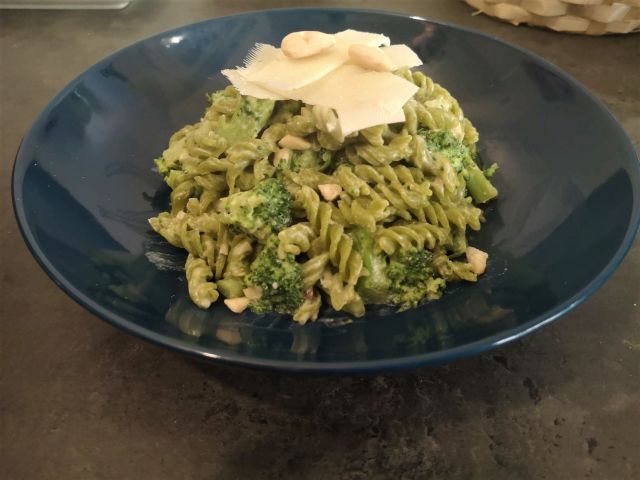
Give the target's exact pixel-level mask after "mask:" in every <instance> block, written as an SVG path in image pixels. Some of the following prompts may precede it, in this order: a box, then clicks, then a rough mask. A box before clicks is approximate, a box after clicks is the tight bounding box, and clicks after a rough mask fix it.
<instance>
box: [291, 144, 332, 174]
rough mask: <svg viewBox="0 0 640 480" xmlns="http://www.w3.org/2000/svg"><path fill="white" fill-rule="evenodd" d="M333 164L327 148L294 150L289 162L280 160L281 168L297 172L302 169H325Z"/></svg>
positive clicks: (330, 153)
mask: <svg viewBox="0 0 640 480" xmlns="http://www.w3.org/2000/svg"><path fill="white" fill-rule="evenodd" d="M332 164H333V153H332V152H331V151H329V150H325V149H320V151H318V152H316V151H314V150H302V151H300V150H294V152H293V154H292V155H291V159H290V160H289V162H288V163H287V162H281V165H279V168H280V169H281V170H293V171H294V172H299V171H300V170H304V169H312V170H318V171H321V172H323V171H325V170H326V169H328V168H330V167H331V165H332Z"/></svg>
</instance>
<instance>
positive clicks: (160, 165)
mask: <svg viewBox="0 0 640 480" xmlns="http://www.w3.org/2000/svg"><path fill="white" fill-rule="evenodd" d="M154 163H155V164H156V168H157V169H158V172H159V173H160V175H162V176H163V177H166V176H167V175H169V170H170V168H169V166H168V165H167V162H166V160H165V159H164V157H159V158H156V159H155V160H154Z"/></svg>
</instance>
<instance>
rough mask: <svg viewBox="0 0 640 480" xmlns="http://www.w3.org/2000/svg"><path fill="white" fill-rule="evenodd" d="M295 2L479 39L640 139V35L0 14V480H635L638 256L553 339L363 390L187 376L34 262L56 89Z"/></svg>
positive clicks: (169, 15) (468, 22) (153, 8)
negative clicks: (158, 38)
mask: <svg viewBox="0 0 640 480" xmlns="http://www.w3.org/2000/svg"><path fill="white" fill-rule="evenodd" d="M303 5H315V6H351V7H368V8H375V9H387V10H389V9H393V10H396V11H400V12H407V13H410V14H414V15H420V16H426V17H432V18H435V19H441V20H445V21H448V22H453V23H457V24H460V25H465V26H469V27H472V28H475V29H478V30H482V31H484V32H488V33H490V34H492V35H495V36H497V37H498V38H501V39H504V40H507V41H509V42H512V43H514V44H516V45H519V46H522V47H525V48H527V49H530V50H532V51H533V52H536V53H538V54H540V55H542V56H543V57H545V58H547V59H549V60H550V61H552V62H553V63H555V64H556V65H558V66H560V67H561V68H564V69H566V70H567V71H568V72H569V73H570V74H571V75H573V76H575V77H576V78H577V79H578V80H579V81H580V82H582V83H583V84H584V85H585V86H586V87H587V88H589V89H591V90H592V91H593V92H594V93H595V94H596V95H597V96H598V97H600V98H601V99H602V100H604V102H605V103H606V104H607V105H608V106H609V107H610V108H611V110H612V111H613V112H614V114H615V115H616V116H617V117H618V119H619V120H620V121H621V122H622V124H623V125H624V127H625V128H626V130H627V132H629V134H630V135H631V137H632V138H633V140H634V141H635V143H636V145H637V144H638V141H639V140H640V36H638V35H635V36H629V35H628V36H612V37H604V38H588V37H580V36H572V35H564V34H556V33H552V32H548V31H545V30H538V29H533V28H528V27H518V28H515V27H513V26H511V25H507V24H503V23H500V22H498V21H496V20H493V19H490V18H487V17H485V16H482V15H479V16H472V15H471V13H472V10H471V8H469V7H468V6H467V5H465V4H463V3H462V2H458V1H454V0H413V1H393V2H392V1H347V0H343V1H341V2H330V1H315V2H311V1H309V2H303V1H297V2H288V1H272V2H268V1H259V0H254V1H249V0H235V1H230V0H184V1H178V0H175V1H162V0H136V1H135V2H133V3H132V4H131V6H129V7H128V8H126V9H124V10H121V11H108V12H98V11H55V12H51V11H0V42H1V43H0V179H1V183H0V195H1V204H2V206H3V208H2V210H1V212H0V229H1V230H0V231H1V234H0V255H1V261H0V297H1V300H0V478H3V479H6V480H14V479H82V480H90V479H143V478H144V479H146V478H149V479H173V478H176V479H216V480H218V479H219V480H226V479H243V480H244V479H253V478H256V479H262V478H264V479H288V478H292V479H293V478H295V479H297V480H303V479H318V480H324V479H330V478H337V479H344V480H347V479H349V480H351V479H353V480H355V479H386V478H392V479H430V478H438V479H445V478H446V479H477V478H479V479H485V478H486V479H510V480H511V479H525V480H526V479H579V478H591V479H606V480H608V479H612V480H625V479H638V478H640V286H639V285H640V242H639V241H638V240H636V242H635V243H634V245H633V247H632V248H631V251H630V252H629V254H628V256H627V258H626V259H625V261H624V262H623V263H622V265H621V266H620V268H619V269H618V271H617V272H616V273H615V275H614V276H613V277H612V278H611V280H610V281H609V282H608V283H607V284H606V285H605V286H604V287H603V288H602V289H600V290H599V291H598V292H597V293H596V294H595V295H594V296H593V297H591V298H590V299H589V300H588V301H586V302H585V303H584V304H582V305H581V306H580V307H578V308H576V309H575V310H574V311H572V312H571V313H570V314H568V315H566V316H564V317H563V318H561V319H560V320H559V321H557V322H555V323H554V324H552V325H550V326H548V327H546V328H544V329H543V330H542V331H540V332H537V333H535V334H533V335H531V336H529V337H527V338H525V339H524V340H522V341H518V342H516V343H514V344H511V345H508V346H506V347H504V348H502V349H500V350H495V351H492V352H490V353H488V354H485V355H483V356H480V357H475V358H471V359H467V360H464V361H460V362H458V363H455V364H451V365H448V366H444V367H439V368H428V369H422V370H418V371H414V372H408V373H405V374H397V375H392V376H377V377H362V378H353V377H352V378H336V377H333V378H327V377H303V376H286V375H281V374H272V373H265V372H258V371H249V370H243V369H237V368H228V367H216V366H207V365H201V364H198V363H195V362H193V361H191V360H188V359H186V358H183V357H181V356H179V355H177V354H174V353H171V352H168V351H164V350H161V349H159V348H157V347H154V346H151V345H149V344H146V343H144V342H142V341H140V340H137V339H135V338H132V337H130V336H128V335H126V334H124V333H121V332H120V331H118V330H115V329H114V328H112V327H110V326H108V325H107V324H105V323H103V322H101V321H100V320H98V319H97V318H95V317H93V316H92V315H91V314H89V313H88V312H86V311H85V310H83V309H82V308H81V307H79V306H78V305H76V304H75V303H74V302H73V301H72V300H71V299H69V298H68V297H67V296H66V295H65V294H64V293H62V291H60V290H59V289H58V288H57V287H56V286H55V285H54V284H53V283H52V282H51V281H50V280H49V279H48V278H47V276H46V275H45V274H44V273H43V271H42V270H41V269H40V267H39V266H38V265H37V264H36V262H35V261H34V260H33V259H32V257H31V256H30V254H29V252H28V251H27V248H26V247H25V245H24V243H23V241H22V239H21V237H20V233H19V232H18V227H17V225H16V223H15V220H14V217H13V212H12V209H11V194H10V183H9V181H10V177H11V168H12V165H13V158H14V154H15V151H16V149H17V148H18V145H19V143H20V139H21V137H22V135H23V134H24V133H25V131H26V130H27V129H28V127H29V125H30V124H31V122H32V121H33V120H34V117H35V116H36V115H37V114H38V112H39V111H40V110H41V109H42V108H43V107H44V106H45V104H46V103H47V102H48V101H49V100H50V99H51V97H52V96H53V95H54V94H55V93H56V92H57V91H58V90H59V89H61V88H62V87H63V86H64V85H65V84H66V83H67V82H68V81H70V80H71V79H72V78H74V77H75V76H76V75H77V74H79V73H80V72H82V71H83V70H84V69H85V68H87V67H89V66H90V65H92V64H93V63H95V62H96V61H98V60H99V59H101V58H102V57H104V56H106V55H107V54H109V53H111V52H113V51H115V50H117V49H120V48H121V47H124V46H126V45H128V44H129V43H131V42H134V41H136V40H139V39H142V38H144V37H146V36H148V35H151V34H154V33H158V32H161V31H163V30H167V29H170V28H173V27H177V26H180V25H183V24H186V23H191V22H195V21H199V20H204V19H207V18H211V17H216V16H221V15H227V14H230V13H234V12H240V11H248V10H256V9H264V8H270V7H274V8H275V7H287V6H303ZM585 121H587V120H586V119H585ZM71 233H72V232H70V234H71Z"/></svg>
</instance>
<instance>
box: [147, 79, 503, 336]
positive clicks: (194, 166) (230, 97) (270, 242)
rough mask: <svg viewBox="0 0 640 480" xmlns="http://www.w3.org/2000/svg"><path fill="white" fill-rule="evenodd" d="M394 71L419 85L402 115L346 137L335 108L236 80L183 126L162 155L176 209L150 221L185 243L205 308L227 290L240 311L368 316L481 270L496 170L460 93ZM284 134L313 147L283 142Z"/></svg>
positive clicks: (426, 297) (196, 298)
mask: <svg viewBox="0 0 640 480" xmlns="http://www.w3.org/2000/svg"><path fill="white" fill-rule="evenodd" d="M395 73H396V74H397V75H399V76H401V77H403V78H405V79H406V80H408V81H410V82H413V83H414V84H415V85H416V86H417V87H418V91H417V92H416V93H415V95H414V96H413V98H411V99H410V100H409V101H408V102H407V103H406V104H405V105H404V106H403V112H404V115H405V121H404V122H402V123H396V124H390V125H376V126H373V127H369V128H366V129H363V130H361V131H359V132H355V133H352V134H350V135H347V136H346V137H345V136H344V135H343V134H342V131H341V129H340V125H339V119H338V116H337V113H336V111H334V110H333V109H331V108H329V107H323V106H318V105H315V106H312V105H305V104H302V103H301V102H298V101H293V100H285V101H278V102H274V101H271V100H259V99H255V98H252V97H247V96H243V95H241V94H240V93H239V92H238V91H237V90H236V89H235V88H233V87H227V88H225V89H223V90H220V91H218V92H215V93H213V94H211V95H209V97H208V98H209V106H208V108H207V109H206V111H205V112H204V115H203V116H202V118H201V120H200V121H199V122H197V123H195V124H193V125H187V126H185V127H183V128H182V129H180V130H178V131H177V132H176V133H175V134H173V135H172V136H171V138H170V139H169V145H168V146H167V148H166V149H165V150H164V151H163V153H162V156H161V157H160V158H158V159H157V160H156V161H155V163H156V167H157V169H158V171H159V173H161V174H162V175H163V177H164V179H165V181H166V183H167V185H168V186H169V187H170V188H171V194H170V201H171V209H170V211H169V212H162V213H160V214H159V215H157V216H156V217H154V218H151V219H150V220H149V224H150V225H151V227H152V228H153V230H155V231H156V232H157V233H158V234H160V235H161V236H163V237H164V238H165V239H166V240H167V241H168V242H169V243H170V244H171V245H173V246H175V247H177V248H181V249H184V250H185V251H186V252H187V259H186V264H185V271H186V277H187V285H188V289H189V296H190V298H191V300H192V301H193V302H194V303H195V304H196V305H197V306H198V307H200V308H203V309H207V308H209V307H210V306H211V305H212V304H213V303H215V302H216V301H217V299H218V297H219V296H220V294H223V295H224V296H225V297H226V298H228V299H235V300H234V302H237V303H229V306H230V308H231V305H234V308H236V310H238V311H239V310H240V307H237V305H242V306H244V305H248V308H250V309H251V310H253V311H255V312H257V313H264V312H270V311H277V312H281V313H288V314H290V315H291V316H292V318H293V320H294V321H296V322H298V323H301V324H305V323H307V322H312V321H315V320H317V319H318V317H319V316H320V311H321V308H322V305H323V303H326V304H328V305H330V306H331V307H332V308H333V309H335V310H338V311H344V312H346V313H349V314H351V315H354V316H361V315H363V314H364V313H365V309H366V305H367V304H370V303H387V304H394V305H398V306H399V307H400V308H409V307H411V306H415V305H417V304H418V303H419V301H432V300H435V299H437V298H438V297H439V296H440V295H441V294H442V290H443V288H444V286H445V284H446V283H447V282H455V281H470V282H473V281H476V280H477V276H478V273H477V272H476V270H474V268H477V267H474V265H472V263H471V262H468V261H467V260H466V259H465V254H466V252H467V234H468V232H469V230H479V229H480V227H481V224H482V222H483V221H484V217H483V212H482V209H481V208H480V204H482V203H485V202H486V201H488V200H490V199H492V198H494V197H495V196H496V195H497V191H496V190H495V188H494V187H493V186H492V185H491V183H490V177H491V175H492V174H493V171H495V167H492V168H491V169H488V170H482V169H481V167H480V165H479V164H478V162H477V160H478V158H477V149H476V144H477V142H478V132H477V130H476V129H475V128H474V126H473V125H472V124H471V122H470V121H469V120H468V119H467V118H465V117H464V113H463V111H462V109H461V108H460V105H459V104H458V102H457V101H456V100H455V98H453V96H452V95H451V93H450V92H449V91H447V90H446V89H445V88H443V87H442V86H440V85H438V84H437V83H435V82H434V81H433V80H432V79H431V78H429V77H427V76H425V75H424V74H423V73H421V72H411V71H410V70H408V69H401V70H399V71H397V72H395ZM286 136H289V137H293V138H295V139H297V140H296V142H298V143H299V144H300V145H306V146H309V147H308V148H303V149H299V148H298V147H295V146H294V145H291V149H289V148H283V147H281V144H282V145H285V144H286V140H287V139H286V138H285V137H286ZM289 144H290V142H289ZM230 199H232V200H230ZM234 311H235V310H234Z"/></svg>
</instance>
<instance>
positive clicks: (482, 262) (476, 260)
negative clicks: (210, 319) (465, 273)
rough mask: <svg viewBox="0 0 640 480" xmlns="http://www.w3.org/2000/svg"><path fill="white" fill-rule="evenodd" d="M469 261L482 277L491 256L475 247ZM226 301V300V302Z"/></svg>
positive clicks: (468, 256) (471, 248) (469, 249)
mask: <svg viewBox="0 0 640 480" xmlns="http://www.w3.org/2000/svg"><path fill="white" fill-rule="evenodd" d="M466 253H467V260H468V262H469V263H470V264H471V268H472V269H473V271H474V272H475V273H476V274H477V275H482V274H483V273H484V271H485V270H486V269H487V258H489V254H488V253H487V252H483V251H482V250H479V249H477V248H474V247H467V252H466ZM225 301H226V300H225Z"/></svg>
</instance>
